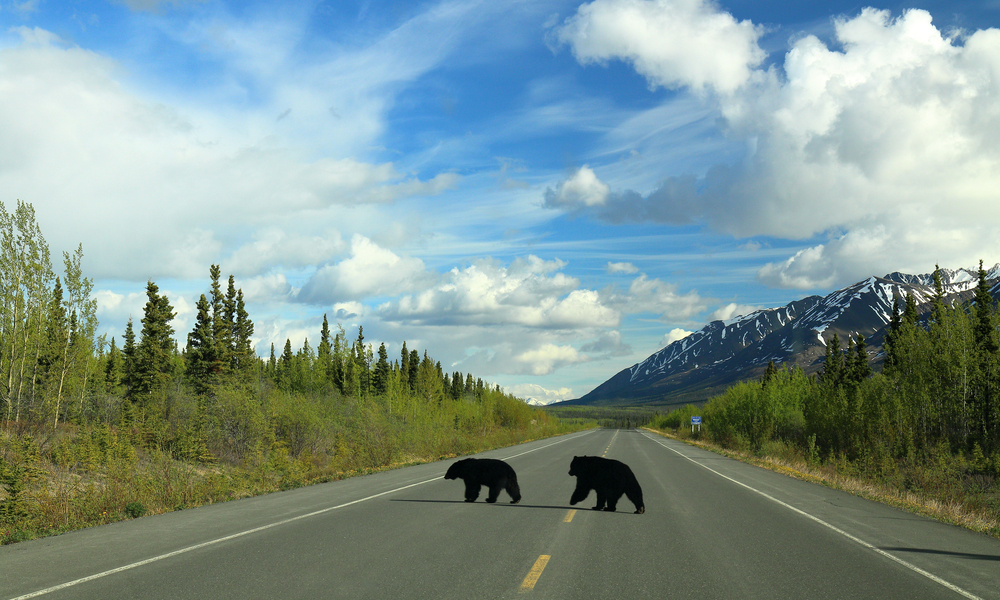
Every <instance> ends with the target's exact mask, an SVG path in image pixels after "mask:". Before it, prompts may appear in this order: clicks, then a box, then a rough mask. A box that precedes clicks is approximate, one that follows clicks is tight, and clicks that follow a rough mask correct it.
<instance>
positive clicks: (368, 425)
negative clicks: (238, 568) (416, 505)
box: [0, 202, 593, 544]
mask: <svg viewBox="0 0 1000 600" xmlns="http://www.w3.org/2000/svg"><path fill="white" fill-rule="evenodd" d="M82 258H83V251H82V248H78V249H77V251H76V252H75V253H73V254H70V253H64V255H63V267H64V268H63V270H62V274H60V275H58V276H57V275H56V274H55V271H54V270H53V268H52V265H51V258H50V255H49V249H48V247H47V245H46V243H45V240H44V238H43V237H42V235H41V232H40V230H39V228H38V226H37V224H36V223H35V219H34V210H33V209H32V207H31V205H29V204H25V203H20V202H19V203H18V206H17V210H16V211H15V212H14V213H13V214H11V213H7V212H6V211H5V210H4V209H3V207H2V206H0V543H3V544H7V543H12V542H16V541H21V540H26V539H32V538H36V537H40V536H44V535H51V534H54V533H61V532H65V531H69V530H72V529H78V528H82V527H89V526H93V525H100V524H104V523H109V522H112V521H117V520H122V519H127V518H135V517H139V516H142V515H144V514H151V513H161V512H165V511H171V510H179V509H183V508H188V507H194V506H199V505H203V504H209V503H214V502H222V501H226V500H232V499H236V498H242V497H247V496H252V495H256V494H261V493H267V492H271V491H276V490H284V489H290V488H293V487H297V486H302V485H308V484H311V483H318V482H324V481H331V480H336V479H340V478H343V477H348V476H351V475H355V474H363V473H369V472H372V471H376V470H380V469H385V468H392V467H396V466H401V465H406V464H414V463H419V462H427V461H432V460H438V459H440V458H445V457H451V456H457V455H462V454H468V453H473V452H478V451H482V450H486V449H489V448H495V447H501V446H507V445H512V444H516V443H519V442H523V441H526V440H530V439H537V438H542V437H547V436H551V435H556V434H559V433H566V432H570V431H575V430H578V429H582V428H585V427H592V426H593V422H592V421H587V420H584V419H569V420H566V421H565V422H560V420H559V419H553V418H551V417H549V415H548V414H546V413H545V412H544V411H542V410H539V409H535V408H533V407H531V406H528V405H527V404H526V403H524V402H523V401H522V400H520V399H518V398H515V397H514V396H511V395H509V394H506V393H504V392H503V391H502V390H501V389H500V388H499V386H493V385H491V384H489V383H486V382H484V381H483V380H482V379H481V378H476V377H474V376H473V375H472V374H471V373H464V374H463V373H460V372H454V373H448V372H446V371H444V370H443V369H442V366H441V363H440V362H437V361H435V360H434V359H432V358H431V357H430V356H429V354H428V352H427V350H424V351H423V353H421V352H419V351H418V350H417V349H408V348H407V346H406V343H405V342H403V344H402V350H401V352H400V354H399V356H398V358H396V357H394V358H393V359H391V360H390V358H389V356H388V353H387V351H386V347H385V344H381V345H380V346H379V348H377V349H375V348H373V346H372V344H370V343H366V342H365V339H364V331H363V329H361V328H359V329H358V332H357V336H356V337H355V336H352V338H348V336H347V334H346V332H345V331H344V330H343V329H342V328H340V327H339V326H337V327H336V329H331V327H330V325H329V323H328V322H327V320H326V317H324V319H323V327H322V329H321V330H320V331H318V332H317V334H318V335H317V339H318V343H317V344H316V345H315V347H313V346H312V345H311V344H310V343H309V341H308V340H306V341H305V342H304V344H303V345H302V347H301V348H298V349H293V348H292V346H291V342H290V341H286V342H285V345H284V348H283V349H282V351H281V352H280V354H277V355H276V354H275V349H274V347H273V346H272V347H271V349H270V355H269V357H268V358H267V359H261V358H259V357H258V356H257V354H256V351H255V349H254V348H253V347H252V344H251V339H252V336H253V332H254V324H253V321H252V319H251V317H250V315H249V314H248V313H247V311H246V307H245V304H244V300H243V292H242V290H240V289H238V288H237V287H236V285H235V281H234V278H233V277H232V276H230V277H229V279H228V285H225V284H224V283H223V282H222V280H221V272H220V269H219V267H218V266H217V265H212V266H211V268H210V269H209V276H210V280H211V285H210V288H209V289H208V290H206V293H205V294H204V295H202V296H201V298H200V299H199V301H198V303H197V319H196V322H195V325H194V328H193V329H192V331H190V332H186V334H185V333H184V332H174V331H173V329H172V327H171V321H172V320H173V317H174V309H173V307H172V306H171V305H170V302H169V300H168V298H167V296H166V295H165V294H161V293H160V291H159V288H158V287H157V285H156V284H155V283H154V282H152V281H150V282H148V284H147V287H146V296H147V299H148V301H147V303H146V305H145V307H144V310H143V316H142V319H141V321H140V322H139V323H133V322H132V321H131V320H130V321H129V322H128V323H127V324H126V327H125V335H124V336H123V339H122V340H121V344H120V345H119V343H118V341H117V340H116V339H114V338H112V339H110V340H108V339H105V337H104V336H97V335H96V331H97V328H98V322H97V317H96V313H97V302H96V300H95V299H94V298H93V294H92V292H93V282H92V280H90V279H88V278H86V277H84V275H83V270H82V266H81V263H82ZM178 335H181V336H184V337H180V338H179V339H181V340H184V342H185V343H182V344H178V342H177V339H178V337H177V336H178Z"/></svg>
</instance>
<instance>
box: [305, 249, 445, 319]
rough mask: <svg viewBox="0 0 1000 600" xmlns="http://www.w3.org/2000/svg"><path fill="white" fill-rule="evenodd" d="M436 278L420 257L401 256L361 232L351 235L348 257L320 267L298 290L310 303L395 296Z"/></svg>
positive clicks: (418, 287)
mask: <svg viewBox="0 0 1000 600" xmlns="http://www.w3.org/2000/svg"><path fill="white" fill-rule="evenodd" d="M434 279H436V277H435V275H434V274H432V273H430V272H428V271H427V270H426V268H425V267H424V262H423V261H422V260H420V259H419V258H413V257H401V256H398V255H396V254H395V253H393V252H392V251H391V250H387V249H385V248H382V247H380V246H378V245H377V244H375V243H374V242H372V241H371V240H369V239H368V238H366V237H365V236H363V235H360V234H354V237H353V238H352V239H351V255H350V257H348V258H346V259H344V260H342V261H340V262H339V263H336V264H333V265H328V266H325V267H322V268H320V269H319V270H317V271H316V273H315V274H314V275H313V276H312V277H311V278H310V279H309V281H308V282H306V284H305V285H304V286H302V290H301V291H300V292H299V294H298V299H299V300H300V301H302V302H308V303H311V304H329V303H333V302H339V301H345V300H363V299H366V298H371V297H380V296H392V297H395V296H398V295H400V294H404V293H406V292H410V291H413V290H415V289H422V288H423V287H425V286H426V284H427V283H429V282H432V281H433V280H434Z"/></svg>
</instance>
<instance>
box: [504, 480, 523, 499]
mask: <svg viewBox="0 0 1000 600" xmlns="http://www.w3.org/2000/svg"><path fill="white" fill-rule="evenodd" d="M507 493H508V494H510V503H511V504H517V503H518V502H520V501H521V488H520V486H518V485H517V475H515V474H514V473H511V474H510V477H509V478H508V479H507Z"/></svg>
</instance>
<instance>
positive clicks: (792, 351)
mask: <svg viewBox="0 0 1000 600" xmlns="http://www.w3.org/2000/svg"><path fill="white" fill-rule="evenodd" d="M986 273H987V281H988V282H990V284H991V289H990V293H991V294H992V295H993V297H994V298H996V297H997V296H998V294H1000V264H997V265H995V266H994V267H993V268H992V269H990V270H989V271H987V272H986ZM939 274H940V276H941V283H942V287H943V289H944V292H945V297H946V299H947V301H949V302H955V301H963V302H964V301H967V300H969V299H971V297H972V294H973V291H974V290H975V287H976V285H977V283H978V269H956V270H950V269H940V270H939ZM907 293H912V294H913V296H914V299H915V300H916V301H917V309H918V312H919V313H920V314H925V313H927V312H928V311H929V310H930V300H931V298H932V297H933V294H934V274H933V273H928V274H922V275H910V274H907V273H901V272H898V271H896V272H892V273H888V274H886V275H884V276H882V277H876V276H872V277H869V278H867V279H864V280H862V281H859V282H857V283H854V284H852V285H849V286H847V287H845V288H842V289H839V290H835V291H833V292H830V293H829V294H827V295H825V296H818V295H811V296H807V297H805V298H802V299H799V300H794V301H792V302H789V303H788V304H786V305H784V306H779V307H775V308H765V309H761V310H757V311H753V312H751V313H748V314H746V315H740V316H738V317H734V318H731V319H727V320H716V321H711V322H710V323H708V324H707V325H705V327H703V328H702V329H701V330H699V331H696V332H694V333H692V334H690V335H688V336H687V337H685V338H683V339H680V340H677V341H674V342H672V343H670V344H668V345H667V346H665V347H664V348H661V349H660V350H658V351H657V352H654V353H653V354H652V355H650V356H649V357H647V358H646V359H645V360H643V361H640V362H638V363H636V364H635V365H632V366H631V367H629V368H626V369H623V370H621V371H619V372H618V373H616V374H615V375H614V376H612V377H611V378H610V379H608V380H607V381H605V382H604V383H602V384H601V385H599V386H597V387H596V388H594V389H593V390H592V391H590V392H589V393H587V394H585V395H584V396H582V397H580V398H577V399H575V400H567V401H563V402H558V403H554V404H555V405H596V406H635V405H650V406H671V405H677V404H688V403H695V404H697V403H701V402H704V401H706V400H708V398H711V397H712V396H715V395H718V394H720V393H722V391H724V390H725V389H726V388H727V387H729V386H731V385H733V384H735V383H737V382H739V381H744V380H748V379H754V378H757V377H759V376H760V374H761V373H762V372H763V371H764V369H765V368H766V366H767V364H768V362H770V361H774V363H775V364H776V365H796V366H799V367H801V368H802V369H803V370H804V371H805V372H806V373H807V374H811V373H815V372H817V371H819V370H820V369H821V368H822V363H823V359H824V357H825V355H826V340H827V339H830V338H831V337H832V336H833V334H834V333H836V334H837V335H838V336H839V337H840V339H841V340H842V341H843V343H844V344H845V345H846V343H847V338H848V336H849V335H855V336H856V335H858V334H861V335H863V336H864V337H865V341H866V346H867V349H868V353H869V357H870V360H873V362H875V363H876V365H877V364H880V363H881V350H882V342H883V340H884V338H885V330H886V328H887V326H888V325H889V322H890V320H891V318H892V304H893V298H894V297H899V299H900V310H902V304H903V299H904V298H905V297H906V295H907Z"/></svg>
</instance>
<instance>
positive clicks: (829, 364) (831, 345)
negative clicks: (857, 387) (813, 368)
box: [821, 333, 844, 388]
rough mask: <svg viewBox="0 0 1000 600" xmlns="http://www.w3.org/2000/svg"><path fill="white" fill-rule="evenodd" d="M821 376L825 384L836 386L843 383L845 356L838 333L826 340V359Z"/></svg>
mask: <svg viewBox="0 0 1000 600" xmlns="http://www.w3.org/2000/svg"><path fill="white" fill-rule="evenodd" d="M821 378H822V381H823V383H824V384H827V385H829V386H832V387H835V388H836V387H840V386H841V385H842V384H843V381H844V356H843V354H841V351H840V337H839V336H837V334H836V333H834V334H833V337H832V338H830V339H829V340H827V342H826V360H825V362H824V364H823V373H822V376H821Z"/></svg>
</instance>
